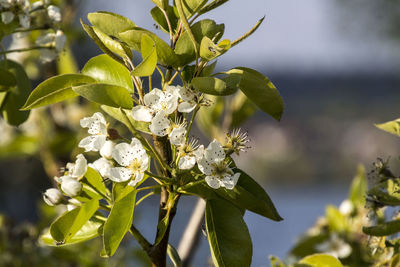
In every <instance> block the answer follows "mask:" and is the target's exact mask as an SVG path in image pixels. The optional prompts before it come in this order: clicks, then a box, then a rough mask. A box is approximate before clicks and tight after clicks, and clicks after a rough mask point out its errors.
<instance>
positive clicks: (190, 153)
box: [178, 140, 204, 170]
mask: <svg viewBox="0 0 400 267" xmlns="http://www.w3.org/2000/svg"><path fill="white" fill-rule="evenodd" d="M203 154H204V146H203V145H201V146H198V145H197V140H191V141H190V142H188V143H184V144H182V145H180V146H179V147H178V156H179V161H178V168H179V169H181V170H190V169H191V168H193V167H194V165H195V164H196V161H197V159H199V160H200V158H201V157H203Z"/></svg>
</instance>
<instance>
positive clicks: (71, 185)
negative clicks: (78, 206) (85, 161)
mask: <svg viewBox="0 0 400 267" xmlns="http://www.w3.org/2000/svg"><path fill="white" fill-rule="evenodd" d="M61 190H62V191H63V192H64V193H65V194H66V195H67V196H69V197H76V196H77V195H79V193H80V192H81V190H82V184H81V183H80V182H79V181H78V180H76V179H75V178H72V177H69V176H64V177H61Z"/></svg>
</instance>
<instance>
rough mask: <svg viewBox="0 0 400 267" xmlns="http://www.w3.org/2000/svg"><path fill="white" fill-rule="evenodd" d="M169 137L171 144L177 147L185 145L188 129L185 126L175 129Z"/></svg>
mask: <svg viewBox="0 0 400 267" xmlns="http://www.w3.org/2000/svg"><path fill="white" fill-rule="evenodd" d="M168 137H169V140H170V142H171V144H173V145H175V146H180V145H183V144H184V143H185V137H186V128H185V127H184V126H178V127H173V129H172V131H171V132H170V133H169V134H168Z"/></svg>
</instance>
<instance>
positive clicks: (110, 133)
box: [107, 128, 121, 140]
mask: <svg viewBox="0 0 400 267" xmlns="http://www.w3.org/2000/svg"><path fill="white" fill-rule="evenodd" d="M107 135H108V138H110V140H115V139H119V138H121V136H120V135H119V133H118V131H117V130H116V129H114V128H109V129H107Z"/></svg>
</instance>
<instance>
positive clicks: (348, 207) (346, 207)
mask: <svg viewBox="0 0 400 267" xmlns="http://www.w3.org/2000/svg"><path fill="white" fill-rule="evenodd" d="M353 210H354V205H353V203H352V202H351V201H350V200H349V199H346V200H343V202H342V203H340V206H339V211H340V213H342V214H343V215H345V216H348V215H350V214H351V213H352V212H353Z"/></svg>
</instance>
